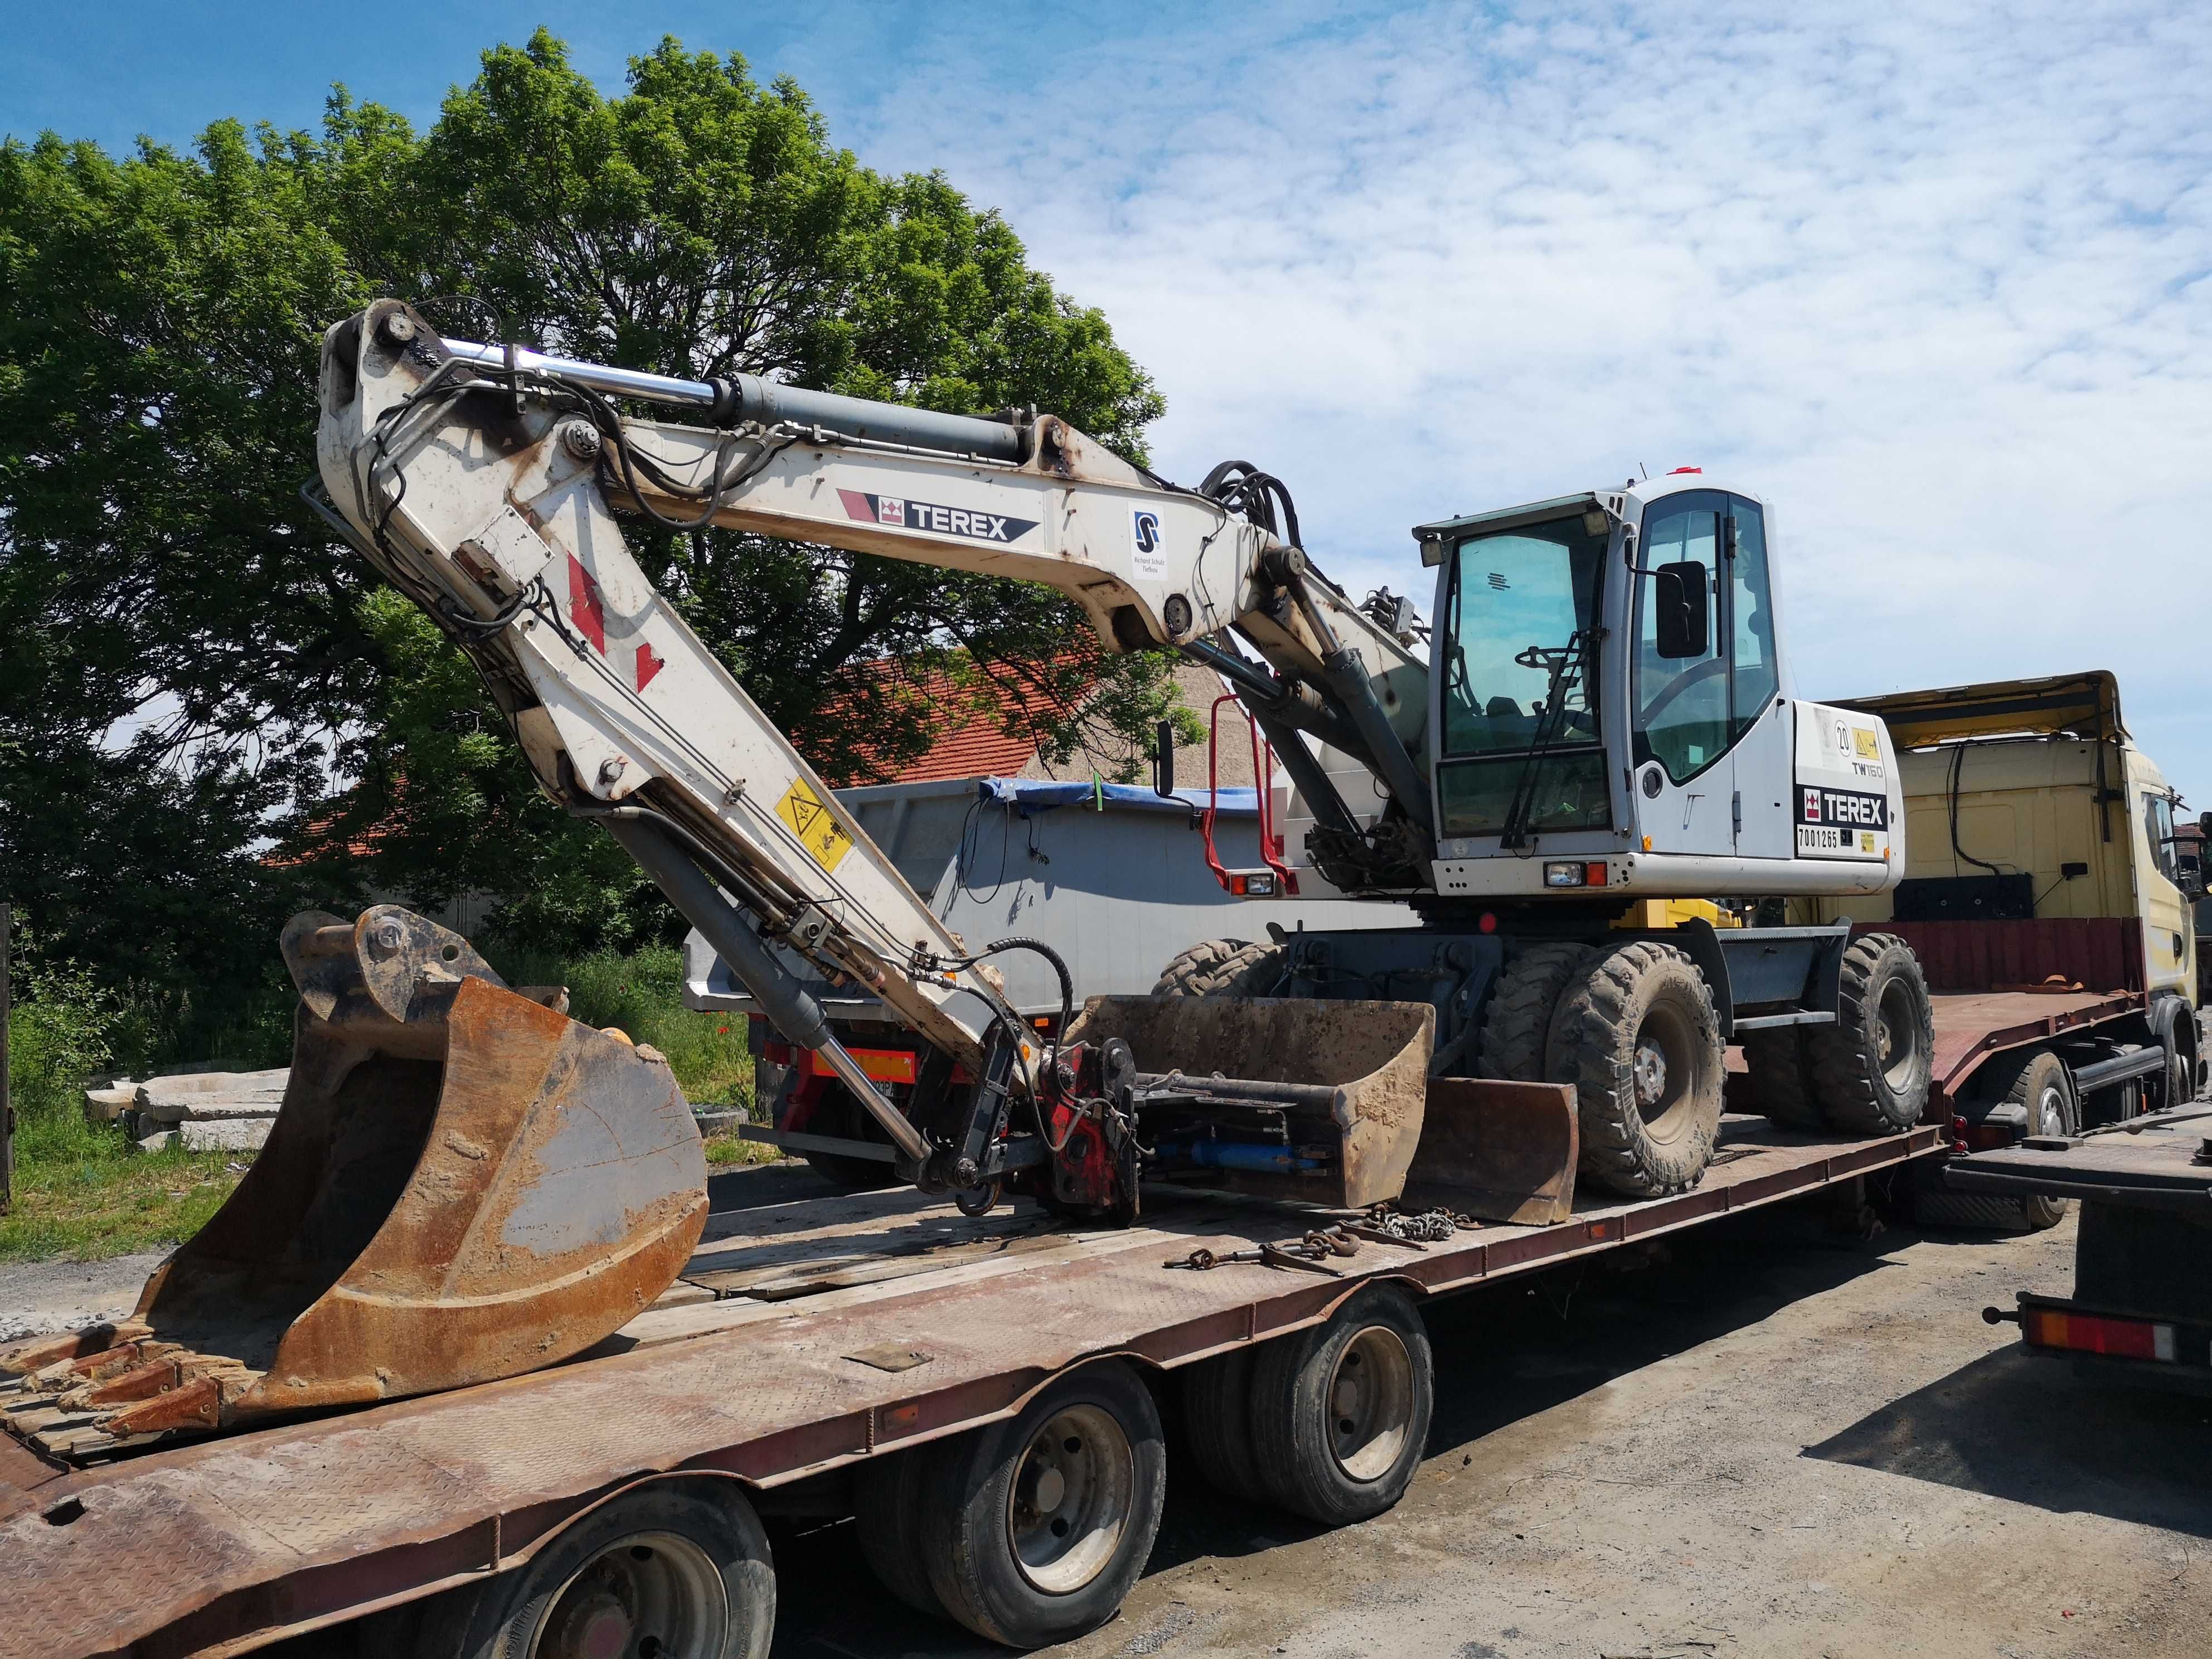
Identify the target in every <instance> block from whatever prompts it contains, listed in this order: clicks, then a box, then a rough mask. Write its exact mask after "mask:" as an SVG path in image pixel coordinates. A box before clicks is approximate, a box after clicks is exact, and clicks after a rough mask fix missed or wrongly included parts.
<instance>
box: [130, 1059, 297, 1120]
mask: <svg viewBox="0 0 2212 1659" xmlns="http://www.w3.org/2000/svg"><path fill="white" fill-rule="evenodd" d="M290 1075H291V1073H290V1071H289V1068H286V1067H282V1066H280V1067H278V1068H277V1069H276V1070H274V1071H268V1072H210V1073H207V1074H206V1075H205V1076H203V1077H189V1078H166V1077H156V1078H149V1079H146V1081H145V1082H143V1083H142V1084H140V1085H138V1093H137V1111H138V1115H139V1116H140V1117H141V1118H142V1119H144V1120H146V1121H150V1122H155V1123H181V1122H182V1121H185V1119H186V1118H193V1117H209V1116H219V1117H236V1116H240V1115H252V1113H254V1112H273V1111H275V1110H276V1109H277V1107H279V1106H281V1105H283V1103H284V1082H285V1079H287V1078H289V1076H290ZM218 1102H220V1103H222V1107H221V1108H220V1109H218V1107H217V1104H216V1103H218Z"/></svg>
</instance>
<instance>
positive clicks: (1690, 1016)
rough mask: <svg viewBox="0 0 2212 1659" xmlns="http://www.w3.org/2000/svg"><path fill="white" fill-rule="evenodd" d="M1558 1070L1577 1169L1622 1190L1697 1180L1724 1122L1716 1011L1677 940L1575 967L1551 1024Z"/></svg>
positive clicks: (1656, 1190)
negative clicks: (1565, 1087) (1575, 1129)
mask: <svg viewBox="0 0 2212 1659" xmlns="http://www.w3.org/2000/svg"><path fill="white" fill-rule="evenodd" d="M1550 1048H1551V1061H1550V1064H1549V1066H1547V1071H1548V1072H1549V1073H1550V1075H1551V1077H1552V1079H1553V1080H1554V1081H1555V1082H1559V1083H1571V1084H1573V1085H1575V1092H1576V1096H1577V1101H1578V1103H1579V1106H1580V1113H1579V1115H1580V1120H1581V1128H1582V1142H1583V1151H1582V1162H1581V1164H1580V1167H1579V1173H1580V1174H1581V1175H1582V1176H1583V1177H1584V1178H1585V1179H1587V1180H1589V1181H1592V1182H1595V1183H1596V1184H1597V1185H1599V1186H1601V1187H1603V1188H1607V1190H1608V1191H1612V1192H1616V1193H1620V1194H1625V1195H1626V1196H1627V1197H1630V1198H1663V1197H1665V1196H1666V1195H1667V1194H1669V1193H1679V1192H1682V1191H1685V1190H1686V1189H1687V1188H1691V1187H1694V1186H1696V1185H1697V1184H1698V1182H1699V1179H1700V1178H1701V1177H1702V1176H1704V1175H1705V1166H1706V1165H1707V1164H1710V1163H1711V1162H1712V1157H1713V1142H1714V1140H1715V1139H1716V1138H1717V1136H1718V1135H1719V1133H1720V1127H1721V1066H1722V1058H1723V1049H1722V1046H1721V1036H1720V1018H1719V1016H1718V1015H1717V1014H1716V1013H1715V1012H1714V1011H1713V994H1712V989H1711V987H1710V986H1708V985H1707V984H1706V983H1705V975H1702V974H1700V973H1699V971H1698V969H1697V964H1696V963H1692V961H1691V960H1690V958H1689V957H1688V956H1687V955H1686V954H1685V953H1684V952H1683V951H1679V950H1677V949H1675V947H1674V946H1673V945H1658V944H1654V943H1651V942H1650V941H1645V940H1638V941H1637V942H1635V943H1632V944H1628V945H1615V946H1614V947H1613V949H1612V950H1610V951H1607V952H1605V953H1604V954H1603V955H1601V956H1600V957H1598V958H1597V959H1596V960H1595V962H1593V963H1590V964H1589V967H1588V968H1587V969H1585V970H1584V971H1583V976H1582V978H1581V979H1580V980H1579V981H1577V983H1576V985H1575V987H1574V988H1573V989H1572V990H1571V991H1570V992H1569V993H1568V994H1567V997H1566V1000H1565V1001H1564V1002H1563V1003H1561V1004H1560V1005H1559V1018H1558V1020H1557V1021H1556V1022H1555V1023H1554V1024H1553V1035H1552V1041H1551V1044H1550Z"/></svg>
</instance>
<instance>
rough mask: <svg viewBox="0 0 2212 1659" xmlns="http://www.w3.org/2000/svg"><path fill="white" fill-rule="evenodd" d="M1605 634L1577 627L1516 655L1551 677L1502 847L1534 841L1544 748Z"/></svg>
mask: <svg viewBox="0 0 2212 1659" xmlns="http://www.w3.org/2000/svg"><path fill="white" fill-rule="evenodd" d="M1604 637H1605V630H1604V629H1601V628H1593V629H1589V631H1588V632H1587V633H1585V632H1584V631H1583V629H1579V628H1578V629H1576V630H1575V631H1574V632H1573V633H1572V634H1570V635H1568V636H1567V642H1566V643H1565V645H1563V646H1543V645H1532V646H1529V647H1527V648H1526V649H1524V650H1522V651H1520V652H1518V653H1516V654H1515V656H1514V658H1513V660H1514V661H1515V662H1516V664H1518V665H1520V666H1521V667H1522V668H1541V669H1546V670H1548V671H1549V672H1550V674H1551V677H1552V678H1551V684H1550V685H1549V686H1548V687H1547V689H1546V690H1545V693H1544V714H1543V718H1542V719H1541V720H1538V721H1537V723H1536V734H1535V736H1534V737H1533V738H1529V739H1528V753H1527V755H1526V757H1524V758H1523V759H1522V763H1521V781H1520V782H1519V783H1517V784H1516V785H1515V786H1514V789H1513V801H1512V804H1511V805H1510V806H1508V807H1507V808H1506V809H1505V823H1504V828H1503V829H1500V830H1499V831H1498V848H1499V850H1500V851H1503V852H1508V853H1517V852H1518V851H1520V850H1521V849H1522V848H1524V847H1528V846H1530V845H1533V844H1534V843H1533V838H1532V837H1531V836H1529V834H1528V818H1529V816H1530V814H1531V813H1532V812H1534V810H1535V805H1536V775H1537V772H1538V769H1540V768H1541V766H1542V764H1543V757H1544V751H1545V750H1547V749H1548V748H1550V747H1551V746H1552V745H1553V744H1554V743H1556V742H1558V741H1559V733H1560V732H1561V730H1562V729H1564V728H1565V725H1566V723H1567V693H1569V692H1570V691H1572V690H1575V689H1576V688H1577V686H1579V685H1580V684H1582V683H1583V669H1584V668H1585V667H1587V666H1588V665H1589V654H1590V653H1591V651H1592V650H1593V649H1594V648H1595V647H1596V645H1597V642H1598V641H1600V640H1601V639H1603V638H1604Z"/></svg>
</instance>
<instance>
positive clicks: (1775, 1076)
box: [1743, 1025, 1821, 1134]
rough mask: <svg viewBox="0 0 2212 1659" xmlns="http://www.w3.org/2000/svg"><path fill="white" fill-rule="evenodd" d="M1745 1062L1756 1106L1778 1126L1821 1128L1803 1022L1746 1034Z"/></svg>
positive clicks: (1803, 1130)
mask: <svg viewBox="0 0 2212 1659" xmlns="http://www.w3.org/2000/svg"><path fill="white" fill-rule="evenodd" d="M1743 1063H1744V1067H1745V1069H1746V1070H1747V1072H1748V1073H1750V1076H1751V1094H1752V1101H1753V1107H1754V1109H1756V1110H1758V1111H1759V1112H1760V1113H1762V1114H1764V1115H1765V1118H1766V1121H1768V1122H1770V1123H1771V1124H1772V1125H1773V1126H1774V1127H1776V1128H1778V1129H1790V1130H1796V1131H1798V1132H1801V1133H1806V1134H1818V1133H1820V1127H1821V1125H1820V1102H1819V1101H1818V1100H1817V1099H1816V1098H1814V1093H1813V1075H1812V1065H1813V1062H1812V1056H1811V1055H1810V1054H1808V1053H1807V1052H1806V1048H1805V1032H1804V1029H1803V1028H1802V1026H1796V1025H1784V1026H1779V1027H1777V1028H1776V1029H1775V1030H1769V1031H1746V1032H1745V1033H1744V1034H1743Z"/></svg>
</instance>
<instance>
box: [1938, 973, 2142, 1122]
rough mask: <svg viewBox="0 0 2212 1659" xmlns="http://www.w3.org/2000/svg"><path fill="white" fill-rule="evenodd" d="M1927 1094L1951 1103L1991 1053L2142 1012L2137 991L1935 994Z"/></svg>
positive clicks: (1939, 992)
mask: <svg viewBox="0 0 2212 1659" xmlns="http://www.w3.org/2000/svg"><path fill="white" fill-rule="evenodd" d="M1929 1002H1930V1004H1931V1005H1932V1006H1933V1007H1934V1010H1935V1014H1936V1052H1935V1055H1934V1059H1933V1064H1932V1066H1931V1070H1932V1073H1933V1075H1934V1088H1933V1091H1932V1092H1933V1093H1935V1094H1936V1095H1939V1096H1942V1097H1944V1098H1946V1099H1955V1098H1957V1097H1958V1093H1959V1091H1960V1089H1961V1088H1963V1087H1964V1086H1965V1085H1966V1080H1967V1079H1969V1078H1970V1077H1972V1075H1973V1073H1974V1071H1975V1069H1976V1068H1977V1067H1978V1066H1980V1065H1981V1063H1982V1062H1983V1061H1984V1060H1987V1059H1988V1058H1989V1057H1990V1055H1991V1054H1996V1053H1998V1052H2000V1051H2001V1050H2002V1049H2006V1048H2020V1047H2021V1046H2022V1045H2024V1044H2027V1043H2030V1042H2049V1041H2050V1040H2051V1039H2052V1038H2053V1037H2057V1036H2064V1035H2066V1034H2068V1033H2069V1032H2075V1031H2082V1030H2087V1029H2088V1028H2089V1027H2091V1026H2093V1025H2100V1024H2104V1023H2105V1022H2106V1021H2107V1020H2114V1019H2123V1018H2128V1017H2129V1016H2130V1015H2136V1014H2141V1013H2142V1012H2143V1007H2144V1004H2145V998H2144V996H2143V994H2142V993H2141V992H2140V991H2102V992H2100V991H2039V990H2018V991H1938V992H1936V993H1935V994H1933V995H1932V996H1931V997H1930V998H1929Z"/></svg>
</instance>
